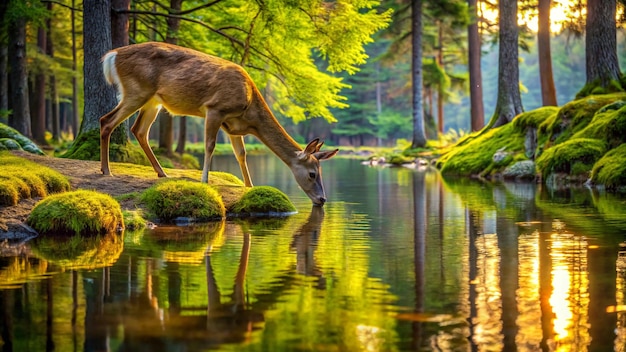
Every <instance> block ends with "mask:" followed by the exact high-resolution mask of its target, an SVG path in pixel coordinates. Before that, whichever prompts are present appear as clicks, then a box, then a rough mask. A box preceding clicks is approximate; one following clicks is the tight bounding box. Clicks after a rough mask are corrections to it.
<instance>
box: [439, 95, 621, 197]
mask: <svg viewBox="0 0 626 352" xmlns="http://www.w3.org/2000/svg"><path fill="white" fill-rule="evenodd" d="M625 143H626V93H613V94H604V95H592V96H588V97H585V98H581V99H578V100H574V101H572V102H569V103H567V104H565V105H564V106H562V107H560V108H559V107H542V108H539V109H536V110H532V111H529V112H524V113H522V114H520V115H518V116H517V117H516V118H515V119H514V120H513V122H512V123H510V124H506V125H504V126H501V127H498V128H494V129H489V130H483V131H480V132H476V133H474V134H471V135H468V136H466V137H465V138H463V139H462V140H460V141H459V142H458V143H457V144H456V145H454V146H452V147H450V148H449V150H448V151H447V152H445V153H443V155H442V156H441V157H440V158H439V159H438V161H437V167H438V168H439V169H440V170H441V172H442V174H443V175H444V176H471V177H479V178H487V179H515V180H535V181H541V182H544V183H546V184H547V185H548V186H551V187H563V186H569V185H580V184H583V183H586V184H589V185H594V186H597V187H602V188H605V189H606V190H609V191H619V192H624V191H626V149H625V148H626V146H625V145H626V144H625Z"/></svg>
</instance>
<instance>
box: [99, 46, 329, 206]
mask: <svg viewBox="0 0 626 352" xmlns="http://www.w3.org/2000/svg"><path fill="white" fill-rule="evenodd" d="M102 69H103V72H104V76H105V79H106V81H107V83H109V84H111V85H115V86H116V88H117V91H118V98H119V103H118V105H117V106H116V107H115V108H113V110H111V111H110V112H108V113H107V114H105V115H104V116H102V117H101V118H100V161H101V171H102V173H103V175H105V176H111V175H112V174H111V169H110V166H109V143H110V137H111V133H112V132H113V130H114V129H115V128H116V127H117V126H118V125H119V124H121V123H122V122H123V121H125V120H126V119H128V118H129V117H130V116H131V115H133V114H134V113H135V112H137V111H139V113H138V114H137V119H136V120H135V122H134V124H133V125H132V127H131V132H132V133H133V135H134V136H135V137H136V138H137V141H138V142H139V145H140V146H141V149H142V150H143V151H144V153H145V154H146V156H147V157H148V160H149V161H150V164H152V167H153V169H154V171H155V172H156V173H157V175H158V177H167V174H166V173H165V171H163V168H162V167H161V165H160V164H159V161H158V160H157V159H156V157H155V156H154V152H153V151H152V149H151V148H150V145H149V144H148V134H149V132H150V127H151V126H152V124H153V123H154V121H155V120H156V117H157V113H158V112H159V109H160V108H161V107H163V108H165V109H166V110H168V111H169V112H170V113H171V114H172V115H185V116H197V117H200V118H204V137H205V145H204V152H205V153H204V160H203V167H202V177H201V182H203V183H208V180H209V168H210V166H211V160H212V157H213V151H214V149H215V144H216V140H217V134H218V132H219V130H220V128H221V129H222V130H224V131H225V132H226V134H227V135H228V137H229V139H230V142H231V146H232V149H233V153H234V154H235V158H236V159H237V162H238V163H239V168H240V169H241V174H242V177H243V181H244V185H245V186H246V187H252V186H253V185H252V180H251V178H250V172H249V170H248V165H247V162H246V149H245V144H244V136H245V135H253V136H255V137H257V138H258V139H259V140H260V141H261V142H262V143H263V144H265V145H266V146H267V147H268V148H269V149H270V150H271V151H272V152H273V153H274V154H275V155H276V156H277V157H278V158H279V159H280V160H282V161H283V162H284V163H285V164H286V165H287V167H289V169H290V170H291V172H292V173H293V175H294V177H295V180H296V182H297V183H298V185H299V186H300V188H301V189H302V191H304V193H305V194H306V195H307V196H308V197H309V198H310V199H311V201H312V202H313V204H314V205H318V206H323V205H324V203H325V202H326V194H325V192H324V185H323V182H322V169H321V166H320V161H323V160H328V159H330V158H332V157H333V156H335V155H336V154H337V153H338V151H339V149H334V150H330V151H322V150H321V148H322V145H323V144H324V142H323V141H322V142H320V139H319V138H316V139H313V140H312V141H310V142H309V143H308V144H307V145H306V147H304V148H302V147H301V146H300V145H299V144H298V143H297V142H296V141H295V140H294V139H293V138H292V137H291V136H290V135H289V134H288V133H287V132H286V131H285V129H284V128H283V127H282V126H281V125H280V123H279V122H278V120H277V119H276V117H275V116H274V114H273V113H272V112H271V110H270V108H269V106H268V105H267V103H266V102H265V99H264V98H263V96H262V95H261V92H260V91H259V89H258V88H257V86H256V85H255V84H254V82H253V81H252V78H251V77H250V76H249V74H248V73H247V72H246V71H245V70H244V68H243V67H242V66H240V65H238V64H235V63H233V62H231V61H228V60H226V59H222V58H219V57H216V56H212V55H209V54H205V53H202V52H199V51H196V50H193V49H189V48H185V47H181V46H177V45H173V44H166V43H160V42H147V43H140V44H132V45H128V46H124V47H120V48H116V49H113V50H111V51H109V52H107V53H106V54H105V55H104V56H103V58H102Z"/></svg>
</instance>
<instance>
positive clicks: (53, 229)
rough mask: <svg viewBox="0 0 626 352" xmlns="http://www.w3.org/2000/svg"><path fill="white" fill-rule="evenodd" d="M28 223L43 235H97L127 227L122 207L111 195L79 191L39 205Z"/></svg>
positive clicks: (44, 201) (52, 198) (51, 197)
mask: <svg viewBox="0 0 626 352" xmlns="http://www.w3.org/2000/svg"><path fill="white" fill-rule="evenodd" d="M27 223H28V224H29V225H30V226H31V227H32V228H34V229H35V230H36V231H37V232H39V233H42V234H69V235H75V234H76V235H78V234H80V235H97V234H103V233H111V232H115V231H117V230H118V229H120V228H123V227H124V219H123V216H122V210H121V209H120V204H119V203H118V202H117V201H116V200H115V199H113V198H112V197H111V196H109V195H107V194H102V193H98V192H95V191H88V190H79V191H74V192H66V193H61V194H56V195H52V196H49V197H47V198H45V199H44V200H42V201H40V202H39V203H37V204H36V205H35V208H33V210H32V212H31V213H30V215H29V216H28V219H27Z"/></svg>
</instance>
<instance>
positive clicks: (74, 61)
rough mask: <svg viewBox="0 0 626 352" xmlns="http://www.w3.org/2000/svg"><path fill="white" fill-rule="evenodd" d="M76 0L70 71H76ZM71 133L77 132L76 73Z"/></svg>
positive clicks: (72, 20)
mask: <svg viewBox="0 0 626 352" xmlns="http://www.w3.org/2000/svg"><path fill="white" fill-rule="evenodd" d="M75 8H76V1H75V0H72V9H71V10H70V16H71V22H72V71H73V72H76V71H77V58H76V15H75V13H74V12H75V10H74V9H75ZM70 126H71V129H72V134H73V135H74V137H76V135H77V134H78V82H77V80H76V75H72V118H71V122H70Z"/></svg>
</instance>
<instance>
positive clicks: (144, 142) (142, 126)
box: [130, 102, 167, 177]
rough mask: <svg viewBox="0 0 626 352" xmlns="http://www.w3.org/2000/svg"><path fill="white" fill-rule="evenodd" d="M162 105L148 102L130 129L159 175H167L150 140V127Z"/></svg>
mask: <svg viewBox="0 0 626 352" xmlns="http://www.w3.org/2000/svg"><path fill="white" fill-rule="evenodd" d="M159 110H160V106H159V105H158V104H157V103H154V102H150V103H148V104H146V105H145V106H144V107H143V108H141V110H140V111H139V116H137V120H136V121H135V123H134V124H133V126H132V127H131V128H130V131H131V132H132V133H133V134H134V135H135V137H136V138H137V141H138V142H139V145H140V146H141V149H143V152H144V153H145V154H146V156H147V157H148V160H149V161H150V164H152V168H153V169H154V171H156V173H157V175H158V176H159V177H167V174H166V173H165V171H163V168H162V167H161V164H160V163H159V161H158V160H157V158H156V156H155V155H154V152H153V151H152V148H150V144H149V142H148V137H149V134H150V127H152V124H153V123H154V121H155V120H156V118H157V114H158V113H159Z"/></svg>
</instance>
